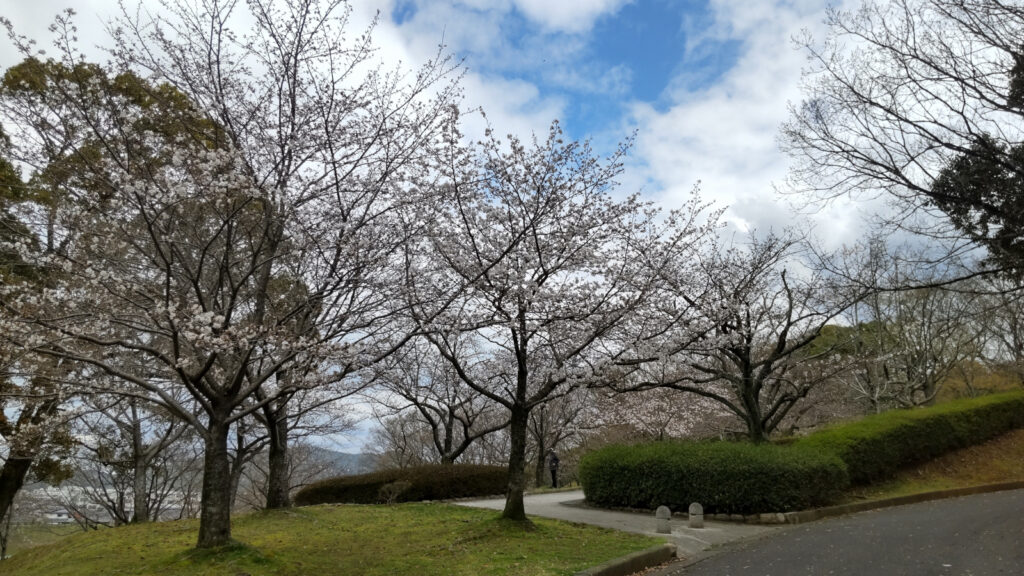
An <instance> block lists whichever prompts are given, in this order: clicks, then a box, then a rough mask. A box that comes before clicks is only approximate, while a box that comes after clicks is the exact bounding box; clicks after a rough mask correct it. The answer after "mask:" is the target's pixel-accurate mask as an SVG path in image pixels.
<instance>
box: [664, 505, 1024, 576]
mask: <svg viewBox="0 0 1024 576" xmlns="http://www.w3.org/2000/svg"><path fill="white" fill-rule="evenodd" d="M1022 544H1024V490H1013V491H1007V492H993V493H990V494H979V495H975V496H963V497H960V498H953V499H949V500H936V501H932V502H922V503H920V504H908V505H905V506H897V507H893V508H885V509H880V510H872V511H870V512H861V513H859V514H852V515H850V516H842V517H838V518H832V519H828V520H820V521H817V522H810V523H807V524H801V525H798V526H792V527H788V528H785V529H782V530H780V531H778V532H776V533H774V534H771V535H769V536H767V537H765V538H762V539H757V540H750V541H745V542H740V543H737V544H736V545H735V546H730V547H728V548H727V549H725V550H723V551H721V553H716V554H714V555H712V556H710V557H708V558H706V559H704V560H702V561H700V562H698V563H696V564H694V565H692V566H685V567H684V566H682V565H675V566H672V565H670V566H668V567H665V568H662V569H660V570H658V571H655V572H653V573H652V575H651V576H798V575H799V576H803V575H808V576H811V575H815V576H816V575H821V574H828V575H832V576H862V575H875V574H877V575H880V576H946V575H949V576H954V575H955V576H991V575H997V574H1006V575H1020V574H1024V546H1022Z"/></svg>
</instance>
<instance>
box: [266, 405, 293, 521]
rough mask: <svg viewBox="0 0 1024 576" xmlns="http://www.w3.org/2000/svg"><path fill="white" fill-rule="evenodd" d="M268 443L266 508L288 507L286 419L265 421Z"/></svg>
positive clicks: (289, 500) (289, 501) (289, 499)
mask: <svg viewBox="0 0 1024 576" xmlns="http://www.w3.org/2000/svg"><path fill="white" fill-rule="evenodd" d="M267 424H268V426H267V429H268V431H269V434H270V445H269V447H268V448H269V450H268V453H267V458H268V460H267V509H268V510H276V509H280V508H289V507H291V505H292V502H291V498H289V495H288V492H289V484H290V482H289V478H290V476H291V474H289V472H290V470H289V465H288V420H287V419H286V418H277V419H276V420H273V421H268V422H267Z"/></svg>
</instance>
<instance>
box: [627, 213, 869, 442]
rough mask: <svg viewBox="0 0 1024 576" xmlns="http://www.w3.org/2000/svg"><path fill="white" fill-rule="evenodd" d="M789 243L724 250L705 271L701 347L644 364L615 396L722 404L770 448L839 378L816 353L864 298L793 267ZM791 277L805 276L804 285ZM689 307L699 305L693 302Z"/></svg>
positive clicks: (768, 240) (786, 238)
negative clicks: (801, 407) (782, 428)
mask: <svg viewBox="0 0 1024 576" xmlns="http://www.w3.org/2000/svg"><path fill="white" fill-rule="evenodd" d="M800 247H801V238H800V237H799V236H796V235H794V234H792V233H788V232H787V233H785V234H783V235H774V234H769V235H767V236H766V237H763V238H757V237H753V238H752V239H751V241H750V242H749V244H747V245H739V246H732V247H718V248H717V249H716V250H713V251H711V252H709V253H708V254H709V257H708V259H707V260H706V261H705V262H704V275H703V276H704V278H705V280H704V282H706V286H707V289H706V290H705V291H704V292H702V294H701V295H700V296H699V301H698V302H699V304H698V305H697V308H698V309H699V310H702V311H703V317H702V318H699V319H697V320H696V322H697V323H698V324H699V325H701V326H703V328H702V329H701V330H700V331H698V333H699V334H700V335H701V336H700V338H698V339H696V340H694V341H693V342H692V343H691V344H690V345H688V346H686V347H684V348H681V349H679V350H678V352H674V353H672V354H669V355H666V356H663V357H661V358H660V359H659V360H658V361H651V362H639V363H637V364H636V365H635V369H634V370H633V371H631V372H630V373H629V374H628V375H627V377H626V378H624V379H623V380H622V381H621V382H618V383H616V384H615V385H614V386H613V388H614V389H618V390H644V389H649V388H656V387H666V388H670V389H675V390H680V391H684V392H689V393H693V394H697V395H699V396H703V397H705V398H707V399H710V400H713V401H715V402H717V403H719V404H720V405H721V406H722V407H724V408H725V409H726V410H728V411H729V412H731V413H732V414H733V415H734V416H735V417H736V418H737V419H739V421H740V422H742V425H743V435H745V436H746V437H747V438H749V439H750V440H751V441H754V442H763V441H765V440H766V439H767V437H768V435H769V434H771V433H772V432H773V431H774V430H775V429H776V428H777V427H778V426H779V425H780V424H781V423H782V422H783V420H784V419H785V418H786V416H787V415H788V414H789V413H790V411H791V410H792V409H793V408H794V406H796V405H797V404H798V403H799V402H800V401H801V400H803V399H804V398H806V397H807V395H808V393H809V392H810V391H811V390H812V389H813V388H814V387H815V386H816V385H818V384H820V383H821V382H823V381H825V380H826V379H827V378H828V377H829V376H830V375H831V374H832V373H833V371H834V369H835V367H832V366H829V364H828V362H827V361H826V360H827V358H828V353H827V351H826V350H813V349H812V347H811V346H810V345H811V343H812V342H814V341H815V339H816V338H817V337H818V334H819V332H820V330H821V329H822V327H823V326H825V325H826V324H827V323H829V322H830V321H832V320H833V319H834V318H835V317H836V316H837V315H838V314H840V313H841V312H842V311H843V310H845V309H846V308H847V307H848V306H849V305H850V304H851V303H852V302H855V301H857V300H858V299H859V298H860V293H859V292H858V291H856V290H854V291H852V292H850V291H847V290H845V289H841V287H840V286H838V285H835V284H834V283H831V282H829V281H828V277H827V275H826V274H825V273H824V271H823V270H822V269H821V268H817V269H813V268H806V267H804V266H802V265H800V264H799V261H798V260H797V259H796V257H797V256H798V252H799V248H800ZM789 268H800V269H802V270H803V271H805V273H804V274H803V275H800V274H793V273H791V272H790V270H789ZM687 298H688V299H689V298H692V297H687Z"/></svg>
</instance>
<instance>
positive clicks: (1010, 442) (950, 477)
mask: <svg viewBox="0 0 1024 576" xmlns="http://www.w3.org/2000/svg"><path fill="white" fill-rule="evenodd" d="M1012 480H1024V430H1014V431H1012V432H1009V433H1007V434H1004V435H1002V436H1000V437H998V438H995V439H994V440H990V441H988V442H986V443H984V444H979V445H977V446H972V447H970V448H964V449H962V450H957V451H955V452H950V453H949V454H946V455H944V456H941V457H939V458H936V459H935V460H931V461H929V462H925V463H924V464H920V465H918V466H912V467H909V468H905V469H903V470H901V471H900V472H899V474H897V475H896V478H894V479H893V480H890V481H888V482H885V483H882V484H874V485H871V486H860V487H856V488H854V489H851V490H850V491H848V492H847V498H846V501H847V502H854V501H858V500H875V499H879V498H892V497H895V496H904V495H907V494H917V493H920V492H930V491H933V490H946V489H949V488H963V487H967V486H977V485H980V484H993V483H997V482H1009V481H1012Z"/></svg>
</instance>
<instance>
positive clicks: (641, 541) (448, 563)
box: [0, 504, 661, 576]
mask: <svg viewBox="0 0 1024 576" xmlns="http://www.w3.org/2000/svg"><path fill="white" fill-rule="evenodd" d="M533 522H534V529H533V530H530V531H527V530H524V529H523V527H522V526H521V525H519V524H516V523H510V522H507V521H502V520H500V519H499V518H498V517H497V515H496V513H495V512H493V511H488V510H477V509H472V508H462V507H458V506H452V505H447V504H401V505H396V506H367V505H334V506H330V505H328V506H313V507H307V508H298V509H294V510H289V511H278V512H265V513H258V514H251V515H245V516H239V517H237V518H235V520H234V524H233V535H234V537H235V539H236V540H238V541H239V542H240V543H241V544H239V545H238V546H236V547H232V548H230V549H227V550H219V551H216V552H205V551H204V552H195V551H193V550H192V546H193V545H194V543H195V539H196V532H197V527H198V524H197V522H195V521H182V522H164V523H159V524H150V525H145V526H125V527H120V528H114V529H110V530H103V531H99V532H89V533H80V534H75V535H72V536H68V537H67V538H64V539H62V540H61V541H59V542H57V543H54V544H50V545H45V546H40V547H36V548H32V549H30V550H25V551H22V552H19V553H17V554H15V555H14V556H13V557H12V558H11V559H9V560H6V561H4V562H3V563H2V564H0V573H3V574H4V575H10V576H30V575H32V576H34V575H39V576H43V575H46V576H59V575H75V576H86V575H90V574H95V575H101V574H102V575H128V574H138V575H142V574H147V575H148V574H160V575H168V576H170V575H188V576H197V575H218V576H220V575H229V576H240V575H248V576H258V575H263V574H275V575H277V574H281V575H296V576H298V575H307V574H317V575H320V574H324V575H328V574H339V575H340V574H345V575H353V576H354V575H362V574H365V575H378V574H416V575H431V574H439V575H440V574H446V575H447V574H464V575H474V574H519V575H541V574H572V573H574V572H577V571H579V570H583V569H585V568H587V567H590V566H593V565H596V564H600V563H601V562H604V561H606V560H610V559H612V558H615V557H618V556H622V555H625V554H628V553H630V552H635V551H637V550H642V549H644V548H647V547H649V546H653V545H656V544H658V543H660V542H661V541H660V540H656V539H651V538H647V537H644V536H639V535H633V534H625V533H621V532H614V531H611V530H604V529H600V528H594V527H589V526H580V525H575V524H569V523H565V522H559V521H556V520H547V519H543V518H534V519H533Z"/></svg>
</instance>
